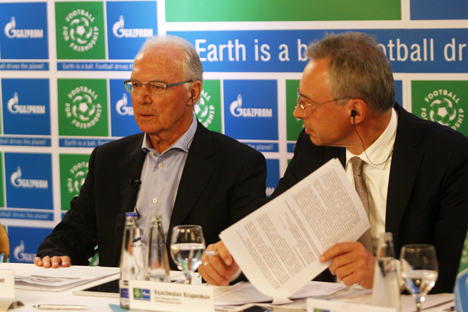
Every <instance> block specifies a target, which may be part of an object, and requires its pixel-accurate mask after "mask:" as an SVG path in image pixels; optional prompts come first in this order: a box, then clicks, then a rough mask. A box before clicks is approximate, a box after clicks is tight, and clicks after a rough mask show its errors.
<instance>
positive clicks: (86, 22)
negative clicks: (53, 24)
mask: <svg viewBox="0 0 468 312" xmlns="http://www.w3.org/2000/svg"><path fill="white" fill-rule="evenodd" d="M65 21H66V22H67V26H63V30H62V34H63V37H64V40H65V42H69V47H70V48H71V49H73V50H75V51H77V52H86V51H88V50H90V49H92V48H93V46H94V45H95V44H96V41H97V39H98V37H99V28H98V27H97V26H93V23H94V16H93V15H92V14H90V13H89V12H87V11H86V10H81V9H80V10H73V11H72V12H71V13H69V14H68V15H67V16H66V18H65Z"/></svg>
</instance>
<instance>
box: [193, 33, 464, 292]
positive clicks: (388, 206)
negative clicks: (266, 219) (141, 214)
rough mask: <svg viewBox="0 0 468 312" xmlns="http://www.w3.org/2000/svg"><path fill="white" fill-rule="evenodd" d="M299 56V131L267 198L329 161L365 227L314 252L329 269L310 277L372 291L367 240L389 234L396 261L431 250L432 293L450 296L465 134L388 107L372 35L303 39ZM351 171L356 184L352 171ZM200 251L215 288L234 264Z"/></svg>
mask: <svg viewBox="0 0 468 312" xmlns="http://www.w3.org/2000/svg"><path fill="white" fill-rule="evenodd" d="M307 56H308V57H309V59H310V62H309V63H308V64H307V66H306V67H305V69H304V72H303V75H302V79H301V82H300V86H299V89H298V90H297V92H298V104H297V107H296V109H295V111H294V116H295V117H296V118H298V119H302V121H303V123H304V130H303V131H302V132H301V134H300V135H299V138H298V140H297V143H296V147H295V151H294V157H293V158H292V160H291V162H290V164H289V166H288V168H287V170H286V172H285V174H284V176H283V178H282V179H281V180H280V182H279V184H278V186H277V188H276V190H275V192H274V193H273V194H272V196H271V197H270V199H273V198H275V197H277V196H278V195H280V194H281V193H283V192H284V191H286V190H287V189H289V188H290V187H292V186H293V185H295V184H296V183H297V182H299V181H300V180H302V179H303V178H305V177H306V176H308V175H309V174H310V173H311V172H313V171H315V170H316V169H318V168H319V167H320V166H321V165H323V164H325V163H326V162H327V161H329V160H330V159H332V158H338V159H340V161H341V162H342V164H343V166H344V167H345V169H346V172H347V174H348V177H349V178H350V180H351V181H352V182H353V183H354V184H355V186H356V190H357V191H358V194H359V195H360V197H361V200H362V202H363V205H364V206H365V207H366V206H367V209H368V211H369V213H368V214H369V218H370V224H371V229H370V231H369V232H367V233H365V234H364V235H363V237H361V238H360V239H359V241H358V242H347V243H339V244H336V245H334V246H332V247H331V248H330V249H328V250H327V251H325V252H324V253H323V254H322V255H321V257H320V261H321V262H327V261H331V264H330V266H329V270H326V271H324V272H323V273H322V274H321V275H319V276H318V278H317V280H322V281H332V280H334V278H335V276H336V277H338V278H339V279H340V280H341V281H343V282H344V283H345V284H346V285H353V284H355V283H358V284H360V285H361V286H363V287H364V288H372V286H373V276H374V265H375V252H376V247H377V238H378V236H379V235H380V234H381V233H384V232H391V233H393V240H394V246H395V254H396V257H397V258H398V257H399V253H400V250H401V247H402V246H403V245H405V244H412V243H424V244H431V245H434V246H435V248H436V251H437V255H438V261H439V277H438V279H437V282H436V284H435V287H434V289H433V292H452V291H453V286H454V282H455V276H456V273H457V268H458V262H459V259H460V256H461V251H462V248H463V242H464V239H465V235H466V230H467V227H468V138H466V137H465V136H464V135H463V134H461V133H459V132H456V131H454V130H452V129H450V128H449V127H447V126H442V125H439V124H437V123H434V122H431V121H426V120H422V119H419V118H417V117H416V116H414V115H412V114H410V113H408V112H407V111H406V110H405V109H403V108H402V107H401V106H400V105H398V104H395V87H394V81H393V74H392V69H391V65H390V62H389V61H388V60H387V58H386V56H385V54H384V53H383V52H382V51H381V50H380V48H379V46H378V44H377V42H376V41H375V39H374V38H373V37H372V36H369V35H367V34H363V33H344V34H339V35H329V36H326V37H325V38H324V39H322V40H319V41H317V42H314V43H312V44H311V45H310V46H309V48H308V51H307ZM360 165H361V168H363V173H362V172H361V173H360V175H361V176H362V177H363V178H364V179H363V180H364V181H362V179H361V178H360V177H359V176H360V175H359V173H358V172H357V170H356V172H354V170H355V169H358V168H359V167H360ZM355 175H356V176H358V177H357V178H356V177H355ZM360 181H362V182H363V183H362V184H361V182H360ZM362 187H366V189H367V190H366V192H365V193H361V192H360V190H358V188H359V189H361V188H362ZM361 191H362V189H361ZM361 194H362V196H361ZM207 249H208V250H212V249H217V250H218V253H219V254H220V256H211V257H210V256H205V257H204V258H203V261H204V263H206V262H207V261H209V265H208V266H206V267H205V266H203V265H202V266H201V267H200V268H199V271H200V272H201V273H202V275H203V277H204V278H205V279H206V280H207V281H209V282H210V283H212V284H215V285H225V284H226V283H227V279H226V278H225V277H224V276H226V275H227V274H228V273H229V272H231V271H235V270H236V269H238V266H233V265H231V263H234V262H233V259H232V256H231V255H230V253H229V251H228V250H227V249H226V247H225V246H224V244H223V243H222V242H219V243H218V244H216V245H213V246H209V247H208V248H207ZM330 273H331V274H330ZM229 274H231V273H229ZM332 275H334V276H332Z"/></svg>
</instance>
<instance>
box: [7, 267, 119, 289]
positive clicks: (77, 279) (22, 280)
mask: <svg viewBox="0 0 468 312" xmlns="http://www.w3.org/2000/svg"><path fill="white" fill-rule="evenodd" d="M1 269H5V270H6V269H8V270H14V271H15V288H16V289H26V290H41V291H63V290H66V289H70V288H72V287H76V286H79V285H82V284H86V283H89V282H92V281H95V280H98V279H101V278H104V277H107V276H110V275H113V274H116V276H117V274H118V272H119V271H118V268H107V267H89V266H78V265H74V266H71V267H69V268H64V267H60V268H57V269H52V268H48V269H45V268H42V267H37V266H35V265H34V264H31V265H27V266H25V265H24V264H15V263H2V264H0V270H1Z"/></svg>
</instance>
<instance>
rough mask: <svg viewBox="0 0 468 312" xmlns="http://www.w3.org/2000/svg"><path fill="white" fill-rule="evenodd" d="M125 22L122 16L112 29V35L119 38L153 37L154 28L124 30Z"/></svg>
mask: <svg viewBox="0 0 468 312" xmlns="http://www.w3.org/2000/svg"><path fill="white" fill-rule="evenodd" d="M124 26H125V20H124V17H123V16H122V15H120V18H119V20H118V21H117V22H116V23H115V24H114V26H113V27H112V33H113V34H114V36H116V37H117V38H146V37H152V36H153V29H152V28H124Z"/></svg>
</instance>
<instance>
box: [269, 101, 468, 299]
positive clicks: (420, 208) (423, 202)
mask: <svg viewBox="0 0 468 312" xmlns="http://www.w3.org/2000/svg"><path fill="white" fill-rule="evenodd" d="M395 106H396V111H397V113H398V128H397V134H396V140H395V146H394V150H393V158H392V165H391V169H390V180H389V185H388V197H387V211H386V221H385V230H386V231H387V232H392V233H393V240H394V247H395V253H396V257H397V258H398V257H399V255H400V250H401V247H402V246H403V245H405V244H412V243H425V244H432V245H434V246H435V247H436V251H437V256H438V260H439V277H438V280H437V282H436V285H435V287H434V289H433V292H452V291H453V286H454V282H455V276H456V273H457V270H458V264H459V260H460V256H461V251H462V248H463V242H464V239H465V236H466V232H467V227H468V138H466V137H465V136H464V135H462V134H460V133H459V132H456V131H453V130H452V129H450V128H449V127H446V126H442V125H439V124H436V123H434V122H431V121H426V120H422V119H419V118H418V117H416V116H414V115H412V114H410V113H408V112H407V111H405V110H404V109H403V108H402V107H401V106H400V105H395ZM332 158H339V159H340V160H341V162H342V164H343V165H344V164H345V161H346V154H345V149H344V148H339V147H325V146H321V147H318V146H315V145H314V144H312V142H311V141H310V138H309V136H308V135H307V134H305V133H304V131H302V132H301V134H300V136H299V139H298V140H297V144H296V147H295V151H294V157H293V159H292V160H291V162H290V164H289V166H288V169H287V170H286V172H285V174H284V177H283V178H282V179H281V180H280V182H279V184H278V187H277V188H276V190H275V192H274V193H273V194H272V196H271V198H274V197H276V196H278V195H279V194H281V193H282V192H284V191H285V190H287V189H288V188H290V187H291V186H293V185H294V184H295V183H297V182H298V181H300V180H302V179H303V178H305V177H306V176H307V175H309V174H310V173H311V172H313V171H314V170H316V169H317V168H319V167H320V166H321V165H323V164H324V163H326V162H327V161H328V160H330V159H332ZM330 277H331V275H330V273H329V271H328V270H326V271H324V272H323V273H322V274H321V275H320V276H318V279H319V280H329V281H330V280H331V279H330Z"/></svg>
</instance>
